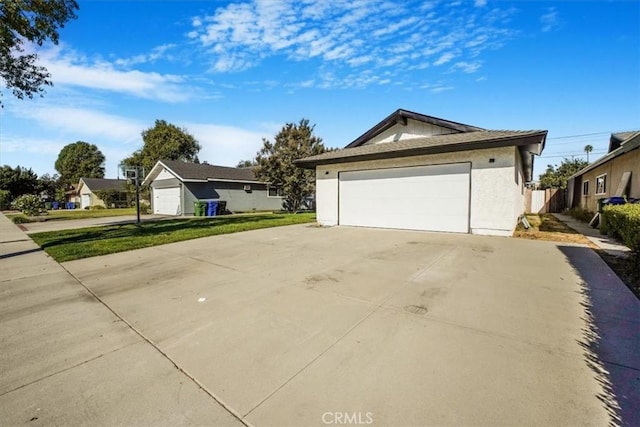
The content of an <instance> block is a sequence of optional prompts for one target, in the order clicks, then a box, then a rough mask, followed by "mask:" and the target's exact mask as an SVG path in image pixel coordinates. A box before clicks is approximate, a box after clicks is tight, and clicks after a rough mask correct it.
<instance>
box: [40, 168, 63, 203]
mask: <svg viewBox="0 0 640 427" xmlns="http://www.w3.org/2000/svg"><path fill="white" fill-rule="evenodd" d="M37 186H38V193H40V195H41V196H43V197H46V199H47V200H55V198H56V190H57V189H58V188H60V186H61V183H60V177H59V176H58V175H53V176H51V175H49V174H48V173H45V174H44V175H42V176H41V177H39V178H38V182H37Z"/></svg>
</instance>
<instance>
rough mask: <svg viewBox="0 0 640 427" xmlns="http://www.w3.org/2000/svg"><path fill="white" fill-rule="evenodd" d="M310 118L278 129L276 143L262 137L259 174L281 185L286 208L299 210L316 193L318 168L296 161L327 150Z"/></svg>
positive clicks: (259, 152)
mask: <svg viewBox="0 0 640 427" xmlns="http://www.w3.org/2000/svg"><path fill="white" fill-rule="evenodd" d="M314 128H315V125H314V126H310V125H309V120H307V119H302V120H300V122H299V123H287V124H286V125H284V127H283V128H282V129H281V130H280V132H278V134H277V135H276V137H275V142H273V143H271V141H269V140H267V139H263V140H262V143H263V146H262V149H260V151H258V154H257V155H256V162H257V163H258V166H256V168H255V171H256V176H257V177H258V178H259V179H261V180H264V181H267V182H269V183H270V184H271V185H275V186H278V187H281V188H282V191H283V195H284V199H283V208H284V209H286V210H288V211H292V212H298V211H299V210H300V209H301V208H302V206H303V203H304V199H305V198H306V197H308V196H310V195H312V194H313V193H314V192H315V171H312V170H307V169H302V168H299V167H297V166H296V165H294V164H293V162H294V161H295V160H297V159H300V158H303V157H307V156H313V155H316V154H321V153H324V152H325V151H327V149H326V148H325V146H324V145H323V144H322V139H321V138H319V137H317V136H315V135H314V134H313V129H314Z"/></svg>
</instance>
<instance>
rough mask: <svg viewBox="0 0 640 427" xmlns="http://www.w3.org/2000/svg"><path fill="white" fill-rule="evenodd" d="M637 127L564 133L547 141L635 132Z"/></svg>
mask: <svg viewBox="0 0 640 427" xmlns="http://www.w3.org/2000/svg"><path fill="white" fill-rule="evenodd" d="M635 130H637V129H627V130H616V131H613V132H610V131H607V132H594V133H583V134H578V135H563V136H554V137H553V138H547V141H548V140H550V139H569V138H580V137H584V136H596V135H611V134H612V133H620V132H633V131H635Z"/></svg>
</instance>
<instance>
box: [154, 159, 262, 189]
mask: <svg viewBox="0 0 640 427" xmlns="http://www.w3.org/2000/svg"><path fill="white" fill-rule="evenodd" d="M163 168H164V169H167V170H168V171H169V172H171V173H172V174H173V175H174V176H175V177H176V178H178V179H179V180H180V181H183V182H185V181H186V182H208V181H236V182H261V181H259V180H258V179H257V178H256V175H255V173H254V172H253V168H231V167H227V166H216V165H207V164H204V163H188V162H182V161H179V160H159V161H158V162H157V163H156V164H155V166H153V169H151V171H150V172H149V174H148V175H147V177H146V178H145V179H144V182H143V185H144V184H148V183H149V182H151V181H153V180H154V179H155V178H156V176H157V175H158V174H159V173H160V172H161V171H162V169H163Z"/></svg>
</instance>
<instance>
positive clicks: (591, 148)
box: [584, 144, 593, 163]
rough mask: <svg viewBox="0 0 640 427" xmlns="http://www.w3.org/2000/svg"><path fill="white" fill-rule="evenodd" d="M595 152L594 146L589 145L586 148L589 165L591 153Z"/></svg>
mask: <svg viewBox="0 0 640 427" xmlns="http://www.w3.org/2000/svg"><path fill="white" fill-rule="evenodd" d="M592 151H593V145H591V144H587V145H585V146H584V152H585V153H587V163H589V153H590V152H592Z"/></svg>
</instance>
